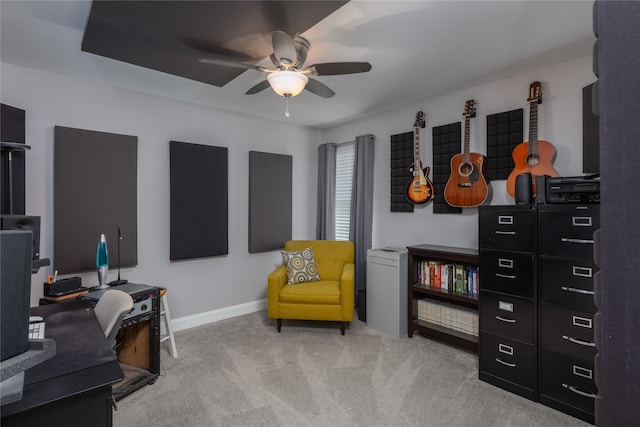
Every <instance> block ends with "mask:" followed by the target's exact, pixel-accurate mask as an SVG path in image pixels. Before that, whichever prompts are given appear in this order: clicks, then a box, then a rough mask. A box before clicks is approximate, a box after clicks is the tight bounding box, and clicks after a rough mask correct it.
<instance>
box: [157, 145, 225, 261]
mask: <svg viewBox="0 0 640 427" xmlns="http://www.w3.org/2000/svg"><path fill="white" fill-rule="evenodd" d="M169 152H170V155H169V157H170V163H171V164H170V176H171V231H170V241H171V242H170V259H171V260H172V261H175V260H181V259H191V258H204V257H212V256H220V255H226V254H228V253H229V213H228V210H229V208H228V204H229V202H228V199H229V197H228V192H229V190H228V180H229V178H228V170H227V169H228V166H227V157H228V156H227V148H225V147H212V146H209V145H201V144H191V143H186V142H178V141H171V142H169Z"/></svg>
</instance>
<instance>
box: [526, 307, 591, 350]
mask: <svg viewBox="0 0 640 427" xmlns="http://www.w3.org/2000/svg"><path fill="white" fill-rule="evenodd" d="M539 340H540V345H541V346H542V348H544V349H547V350H552V351H556V352H558V353H563V354H567V355H569V356H573V357H576V358H580V359H583V360H587V361H593V357H594V356H595V355H596V346H595V337H594V332H593V314H589V313H582V312H579V311H575V310H570V309H565V308H558V307H553V306H550V305H546V304H540V338H539Z"/></svg>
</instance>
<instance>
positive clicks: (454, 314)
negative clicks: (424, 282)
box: [417, 298, 478, 336]
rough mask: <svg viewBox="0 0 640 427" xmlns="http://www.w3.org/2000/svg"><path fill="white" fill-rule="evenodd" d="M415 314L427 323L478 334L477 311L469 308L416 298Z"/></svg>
mask: <svg viewBox="0 0 640 427" xmlns="http://www.w3.org/2000/svg"><path fill="white" fill-rule="evenodd" d="M417 315H418V319H420V320H422V321H425V322H428V323H433V324H435V325H440V326H443V327H445V328H449V329H454V330H456V331H460V332H464V333H466V334H469V335H475V336H477V335H478V313H477V312H476V311H475V310H472V309H469V308H465V307H461V306H458V305H453V304H448V303H445V302H439V301H438V302H435V301H433V300H429V299H425V298H423V299H419V300H418V313H417Z"/></svg>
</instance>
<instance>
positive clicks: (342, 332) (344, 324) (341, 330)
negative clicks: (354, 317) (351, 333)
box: [340, 322, 347, 335]
mask: <svg viewBox="0 0 640 427" xmlns="http://www.w3.org/2000/svg"><path fill="white" fill-rule="evenodd" d="M346 327H347V322H340V335H344V330H345V328H346Z"/></svg>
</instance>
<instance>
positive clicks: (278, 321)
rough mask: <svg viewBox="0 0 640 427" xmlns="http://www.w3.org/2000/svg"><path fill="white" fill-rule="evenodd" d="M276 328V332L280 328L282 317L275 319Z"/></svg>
mask: <svg viewBox="0 0 640 427" xmlns="http://www.w3.org/2000/svg"><path fill="white" fill-rule="evenodd" d="M276 329H277V330H278V332H280V329H282V319H276Z"/></svg>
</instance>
